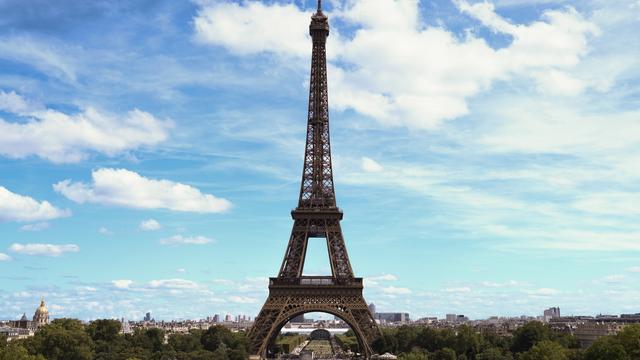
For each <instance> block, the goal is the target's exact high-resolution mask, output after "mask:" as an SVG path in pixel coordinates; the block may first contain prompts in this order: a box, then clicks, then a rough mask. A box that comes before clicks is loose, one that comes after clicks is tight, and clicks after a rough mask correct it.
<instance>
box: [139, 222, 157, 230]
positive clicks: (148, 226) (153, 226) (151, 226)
mask: <svg viewBox="0 0 640 360" xmlns="http://www.w3.org/2000/svg"><path fill="white" fill-rule="evenodd" d="M138 227H139V228H140V230H143V231H154V230H159V229H161V228H162V225H160V223H159V222H158V221H157V220H155V219H148V220H144V221H142V222H141V223H140V225H139V226H138Z"/></svg>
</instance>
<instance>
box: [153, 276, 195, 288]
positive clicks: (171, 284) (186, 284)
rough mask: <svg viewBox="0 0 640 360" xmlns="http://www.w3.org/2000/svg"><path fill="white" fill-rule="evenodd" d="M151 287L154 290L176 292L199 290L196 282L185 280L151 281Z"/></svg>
mask: <svg viewBox="0 0 640 360" xmlns="http://www.w3.org/2000/svg"><path fill="white" fill-rule="evenodd" d="M149 286H150V287H152V288H162V289H176V290H184V289H197V288H198V284H197V283H196V282H194V281H191V280H185V279H162V280H151V281H150V282H149Z"/></svg>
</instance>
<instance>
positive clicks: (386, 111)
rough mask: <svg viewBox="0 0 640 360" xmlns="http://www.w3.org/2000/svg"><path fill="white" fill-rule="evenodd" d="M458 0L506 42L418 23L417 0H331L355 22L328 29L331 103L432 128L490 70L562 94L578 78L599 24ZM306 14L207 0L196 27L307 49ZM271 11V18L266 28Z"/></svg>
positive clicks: (462, 103)
mask: <svg viewBox="0 0 640 360" xmlns="http://www.w3.org/2000/svg"><path fill="white" fill-rule="evenodd" d="M456 4H457V6H458V7H459V9H460V10H461V11H463V12H465V13H466V14H468V15H470V16H472V17H474V18H476V19H478V20H479V21H480V22H481V23H482V24H483V25H484V26H486V27H489V28H490V29H492V30H493V31H495V32H499V33H503V34H505V35H508V36H511V37H512V39H513V40H512V42H511V43H510V44H509V45H508V46H506V47H504V48H501V49H493V48H492V47H490V46H489V45H488V44H487V43H486V42H485V40H483V39H482V38H479V37H476V36H475V35H473V34H472V33H468V34H467V36H466V37H465V38H463V39H460V38H458V37H457V36H456V35H454V34H453V33H452V32H449V31H447V30H445V29H443V28H441V27H432V26H425V25H424V24H422V23H421V21H420V17H419V2H418V1H392V0H380V1H375V2H372V1H365V0H356V1H350V2H346V4H344V6H342V5H338V6H337V10H336V11H335V12H334V13H332V14H329V15H330V17H331V18H333V19H339V20H342V21H345V22H347V23H348V24H349V25H351V26H354V27H355V28H356V31H355V34H354V35H353V37H352V38H350V39H345V38H341V37H340V36H339V35H338V36H336V33H335V31H334V32H333V35H332V36H330V37H329V41H330V43H329V44H328V56H329V58H330V59H334V60H336V61H332V62H331V63H330V64H329V72H330V74H331V81H330V82H329V86H330V88H331V89H330V91H331V93H332V94H333V96H332V99H333V100H332V102H331V104H332V106H334V107H336V108H337V109H339V110H343V109H354V110H355V111H357V112H359V113H361V114H364V115H367V116H371V117H373V118H375V119H376V120H378V121H379V122H381V123H383V124H385V125H391V126H407V127H411V128H434V127H437V126H439V125H440V124H441V123H442V122H443V121H444V120H447V119H453V118H456V117H459V116H462V115H466V114H467V113H468V112H469V110H468V107H467V99H468V98H469V97H471V96H474V95H476V94H478V93H479V92H480V91H482V90H485V89H488V88H489V87H490V86H491V85H492V83H493V82H495V81H498V80H510V79H512V78H515V77H524V78H532V79H534V80H535V81H536V82H537V83H538V86H539V88H540V89H541V90H542V91H548V90H549V88H552V90H553V91H556V92H561V93H563V94H567V95H572V94H576V93H579V92H580V91H582V90H583V88H584V87H585V86H586V85H584V84H583V83H582V82H581V81H580V80H579V79H574V78H573V77H571V76H570V75H569V74H567V73H566V72H565V70H566V69H571V68H573V67H575V66H576V65H577V64H578V63H579V62H580V59H581V58H582V57H583V56H584V55H585V54H586V53H587V51H588V47H587V40H588V39H589V37H590V36H591V35H594V34H597V33H598V29H597V28H596V27H595V26H594V25H593V24H592V23H590V22H589V21H587V20H585V19H584V18H583V17H582V16H581V15H580V14H579V13H578V12H576V11H575V10H574V9H571V8H565V9H563V10H550V11H546V12H545V13H544V14H543V15H542V18H541V19H540V20H538V21H534V22H533V23H530V24H528V25H519V24H512V23H511V22H509V21H508V20H506V19H505V18H503V17H501V16H500V15H498V14H497V13H496V12H495V9H494V8H493V5H491V4H489V3H477V4H473V5H470V4H468V3H467V2H466V1H457V2H456ZM309 15H310V13H309V12H308V11H301V10H300V9H298V8H295V7H294V6H293V5H291V4H289V5H285V6H283V5H278V4H274V5H262V4H260V3H256V2H248V3H244V4H242V5H238V4H227V3H214V4H209V3H205V4H202V5H201V8H200V11H199V12H198V15H197V16H196V17H195V19H194V25H195V29H194V30H195V33H196V36H197V38H198V39H200V40H201V41H203V42H207V43H212V44H218V45H222V46H225V47H226V48H228V49H230V50H231V51H232V52H235V53H239V54H251V53H261V52H271V53H274V54H277V55H279V56H283V57H285V58H289V57H292V56H293V57H298V58H300V59H307V57H308V52H309V50H308V47H309V40H308V39H306V37H303V36H302V35H303V34H304V33H305V31H303V30H302V29H305V28H306V26H307V24H308V22H309ZM275 18H277V19H279V20H278V21H277V23H278V24H277V26H276V27H275V29H272V27H273V26H272V24H273V21H272V19H275ZM291 29H300V30H294V31H291ZM399 38H401V39H402V41H397V39H399ZM336 50H339V51H336ZM390 53H392V54H394V56H388V54H390ZM469 59H483V61H469Z"/></svg>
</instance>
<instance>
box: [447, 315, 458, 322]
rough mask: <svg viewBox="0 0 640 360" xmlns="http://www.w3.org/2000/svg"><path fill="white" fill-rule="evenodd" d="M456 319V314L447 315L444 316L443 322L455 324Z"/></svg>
mask: <svg viewBox="0 0 640 360" xmlns="http://www.w3.org/2000/svg"><path fill="white" fill-rule="evenodd" d="M456 318H457V315H456V314H447V315H446V316H445V320H446V321H447V322H450V323H452V322H456Z"/></svg>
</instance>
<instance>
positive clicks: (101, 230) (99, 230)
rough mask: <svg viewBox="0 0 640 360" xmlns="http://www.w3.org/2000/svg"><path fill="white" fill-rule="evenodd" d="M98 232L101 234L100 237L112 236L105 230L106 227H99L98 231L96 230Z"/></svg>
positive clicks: (109, 231)
mask: <svg viewBox="0 0 640 360" xmlns="http://www.w3.org/2000/svg"><path fill="white" fill-rule="evenodd" d="M98 232H99V233H100V234H102V235H111V234H113V233H112V232H111V230H109V229H107V228H106V227H104V226H102V227H100V229H98Z"/></svg>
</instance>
